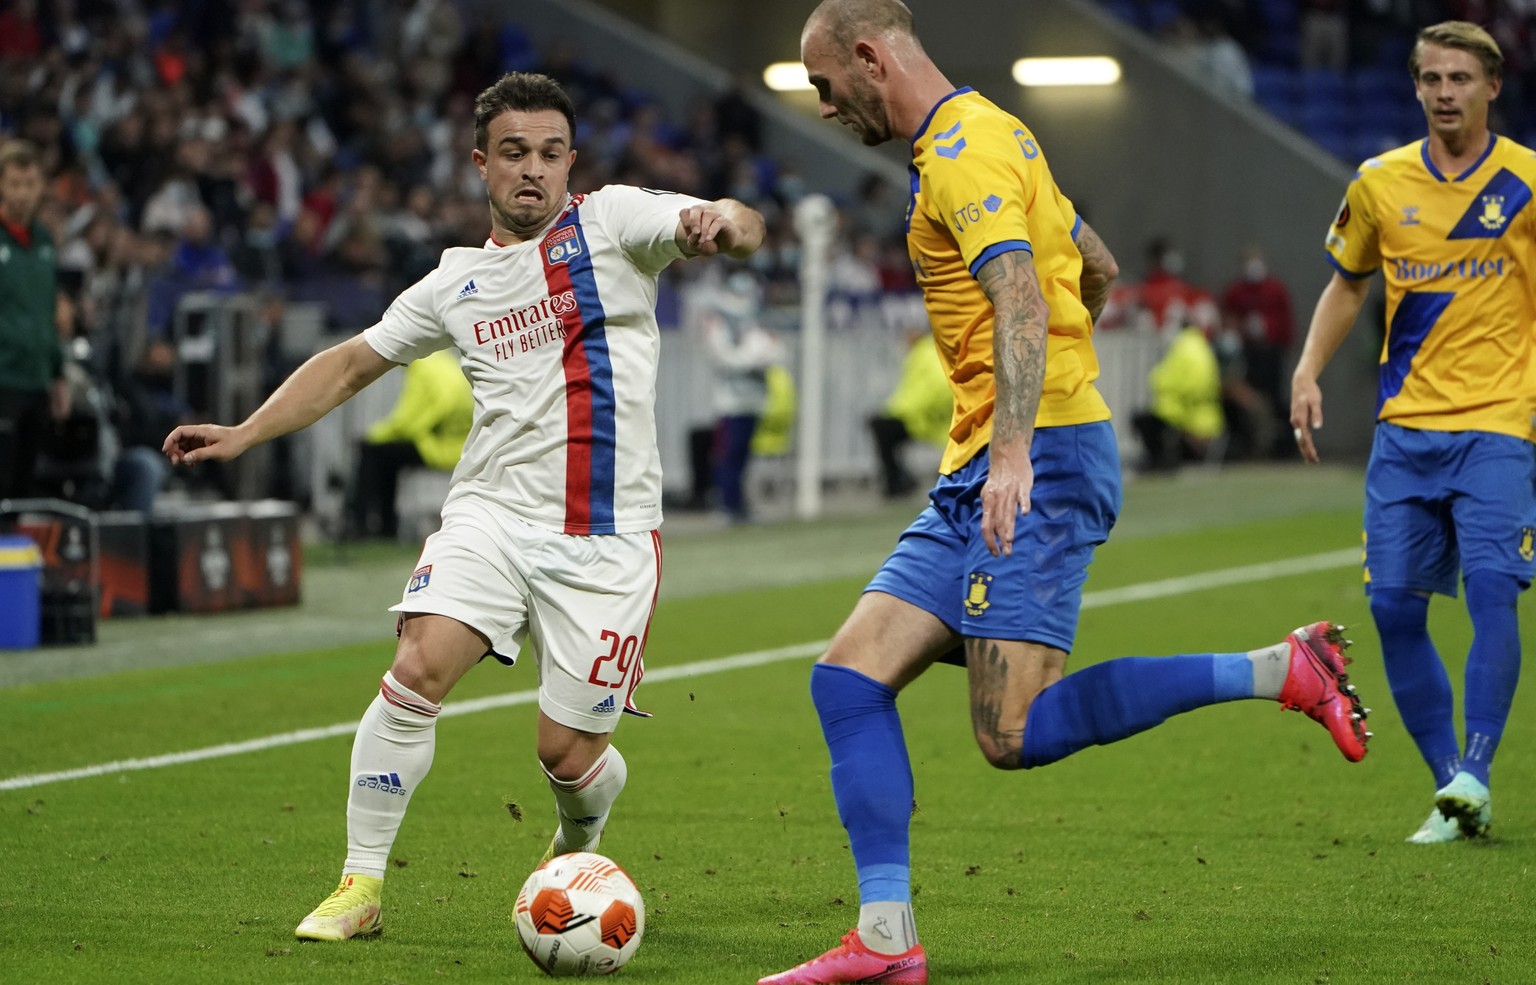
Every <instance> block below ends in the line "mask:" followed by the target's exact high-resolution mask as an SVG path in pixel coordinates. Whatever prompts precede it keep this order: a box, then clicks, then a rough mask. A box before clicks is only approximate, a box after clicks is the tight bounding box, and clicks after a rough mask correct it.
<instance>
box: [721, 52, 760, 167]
mask: <svg viewBox="0 0 1536 985" xmlns="http://www.w3.org/2000/svg"><path fill="white" fill-rule="evenodd" d="M753 87H754V81H753V79H752V78H751V76H750V75H749V74H747V73H745V72H742V73H738V74H737V76H736V78H735V80H734V81H733V84H732V85H731V87H730V88H729V89H727V90H726V91H725V92H724V93H722V94H721V95H720V97H719V98H718V99H716V100H715V105H714V110H715V133H716V135H717V136H719V138H720V139H721V140H722V141H723V140H724V139H725V138H727V137H739V138H740V139H741V141H742V143H743V144H744V145H745V146H746V147H747V149H748V150H750V151H751V152H753V153H754V154H755V153H758V152H759V151H761V150H762V149H763V116H762V114H761V113H759V112H758V111H757V107H755V106H753V105H752V101H751V100H750V99H748V98H747V92H748V91H749V90H750V89H752V88H753Z"/></svg>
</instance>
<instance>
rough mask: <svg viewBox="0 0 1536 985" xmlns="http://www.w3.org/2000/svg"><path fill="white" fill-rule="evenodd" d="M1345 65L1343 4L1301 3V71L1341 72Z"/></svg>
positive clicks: (1326, 0)
mask: <svg viewBox="0 0 1536 985" xmlns="http://www.w3.org/2000/svg"><path fill="white" fill-rule="evenodd" d="M1348 65H1349V16H1348V14H1347V12H1346V10H1345V3H1344V0H1302V5H1301V67H1302V68H1303V69H1317V68H1322V69H1328V70H1330V71H1333V72H1342V71H1344V69H1345V68H1346V67H1348Z"/></svg>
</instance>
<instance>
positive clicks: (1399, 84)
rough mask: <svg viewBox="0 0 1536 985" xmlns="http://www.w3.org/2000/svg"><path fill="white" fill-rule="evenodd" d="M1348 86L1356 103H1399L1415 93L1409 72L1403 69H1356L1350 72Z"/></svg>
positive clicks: (1370, 67) (1372, 67) (1378, 67)
mask: <svg viewBox="0 0 1536 985" xmlns="http://www.w3.org/2000/svg"><path fill="white" fill-rule="evenodd" d="M1348 84H1349V89H1350V93H1351V94H1352V95H1353V96H1354V98H1355V102H1356V103H1364V102H1379V101H1382V100H1390V101H1393V102H1397V101H1400V100H1402V99H1406V98H1409V97H1410V96H1411V95H1412V92H1413V83H1412V81H1411V80H1410V79H1409V77H1408V72H1407V70H1406V69H1402V68H1384V67H1380V66H1365V67H1362V68H1356V69H1353V70H1351V71H1350V73H1349V77H1348Z"/></svg>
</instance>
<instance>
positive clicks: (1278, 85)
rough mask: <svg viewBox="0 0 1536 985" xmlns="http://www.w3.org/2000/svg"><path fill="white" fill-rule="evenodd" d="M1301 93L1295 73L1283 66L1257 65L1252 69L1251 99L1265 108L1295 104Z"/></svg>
mask: <svg viewBox="0 0 1536 985" xmlns="http://www.w3.org/2000/svg"><path fill="white" fill-rule="evenodd" d="M1300 92H1301V85H1300V79H1299V76H1298V74H1297V71H1296V70H1295V69H1293V68H1287V67H1286V66H1283V65H1258V66H1255V67H1254V69H1253V98H1254V99H1255V100H1257V101H1258V102H1259V103H1261V104H1262V105H1264V106H1265V107H1269V106H1271V105H1274V104H1276V103H1280V102H1295V101H1296V100H1297V99H1298V98H1299V96H1300Z"/></svg>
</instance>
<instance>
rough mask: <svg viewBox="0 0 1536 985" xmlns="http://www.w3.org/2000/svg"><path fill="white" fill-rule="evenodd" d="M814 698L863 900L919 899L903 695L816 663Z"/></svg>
mask: <svg viewBox="0 0 1536 985" xmlns="http://www.w3.org/2000/svg"><path fill="white" fill-rule="evenodd" d="M811 700H812V701H813V702H815V705H816V714H817V715H818V716H820V718H821V730H822V733H823V734H824V735H825V736H826V739H827V750H828V751H829V752H830V753H831V754H832V796H833V799H835V800H836V801H837V814H838V817H840V818H841V819H842V821H843V827H844V828H846V829H847V831H848V847H849V848H851V849H852V850H853V864H854V866H855V867H856V868H857V870H858V875H859V899H860V901H861V902H862V903H871V902H879V901H890V902H898V903H910V902H911V901H912V889H911V885H912V876H911V872H912V869H911V857H910V854H909V849H908V844H909V842H908V831H907V827H908V823H909V822H910V821H911V818H912V796H913V790H912V766H911V762H910V761H909V760H908V758H907V742H906V739H905V738H904V737H903V736H902V734H901V718H900V716H899V715H897V713H896V692H895V691H893V690H891V689H890V688H888V687H886V686H885V685H884V684H881V683H880V682H879V681H876V680H873V679H871V678H869V677H865V676H864V675H863V674H861V673H859V672H858V671H856V670H850V669H849V668H847V667H838V666H835V665H833V664H821V663H819V664H817V665H816V666H815V667H813V668H811Z"/></svg>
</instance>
